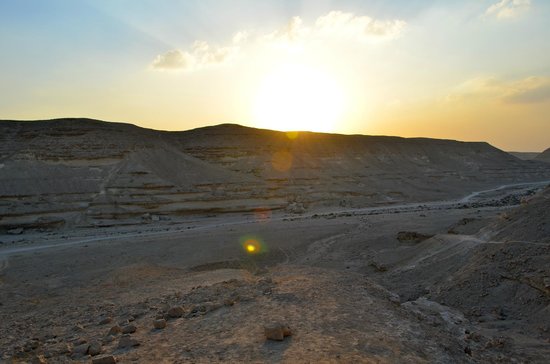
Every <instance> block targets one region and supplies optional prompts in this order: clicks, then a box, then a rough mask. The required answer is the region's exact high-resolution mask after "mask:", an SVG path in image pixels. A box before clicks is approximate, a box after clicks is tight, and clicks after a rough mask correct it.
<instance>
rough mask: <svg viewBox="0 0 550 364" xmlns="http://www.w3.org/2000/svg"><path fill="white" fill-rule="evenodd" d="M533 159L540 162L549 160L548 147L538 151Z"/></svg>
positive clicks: (549, 149) (549, 152)
mask: <svg viewBox="0 0 550 364" xmlns="http://www.w3.org/2000/svg"><path fill="white" fill-rule="evenodd" d="M535 160H537V161H542V162H550V148H548V149H546V150H545V151H544V152H542V153H540V154H539V155H538V156H537V157H536V158H535Z"/></svg>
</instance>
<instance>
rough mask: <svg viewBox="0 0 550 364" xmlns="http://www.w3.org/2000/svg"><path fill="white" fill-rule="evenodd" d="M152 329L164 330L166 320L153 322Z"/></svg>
mask: <svg viewBox="0 0 550 364" xmlns="http://www.w3.org/2000/svg"><path fill="white" fill-rule="evenodd" d="M153 327H154V328H155V329H157V330H160V329H164V328H165V327H166V320H165V319H159V320H155V321H153Z"/></svg>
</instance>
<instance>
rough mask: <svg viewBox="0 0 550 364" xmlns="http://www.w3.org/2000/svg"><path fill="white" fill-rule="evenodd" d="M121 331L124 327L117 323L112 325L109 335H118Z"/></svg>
mask: <svg viewBox="0 0 550 364" xmlns="http://www.w3.org/2000/svg"><path fill="white" fill-rule="evenodd" d="M121 332H122V329H121V328H120V326H118V325H115V326H113V327H111V329H110V330H109V333H108V334H107V335H117V334H120V333H121Z"/></svg>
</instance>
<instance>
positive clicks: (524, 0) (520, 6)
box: [485, 0, 531, 19]
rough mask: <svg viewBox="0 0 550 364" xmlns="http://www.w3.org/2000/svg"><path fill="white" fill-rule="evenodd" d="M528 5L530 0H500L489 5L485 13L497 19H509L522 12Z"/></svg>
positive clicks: (529, 5) (527, 8)
mask: <svg viewBox="0 0 550 364" xmlns="http://www.w3.org/2000/svg"><path fill="white" fill-rule="evenodd" d="M530 7H531V0H501V1H499V2H497V3H494V4H492V5H491V6H489V7H488V8H487V10H486V11H485V15H486V16H488V17H496V18H497V19H510V18H515V17H517V16H518V15H520V14H522V13H524V12H525V11H527V10H529V8H530Z"/></svg>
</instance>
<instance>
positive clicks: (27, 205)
mask: <svg viewBox="0 0 550 364" xmlns="http://www.w3.org/2000/svg"><path fill="white" fill-rule="evenodd" d="M548 178H550V168H549V167H548V166H547V165H546V164H544V163H541V162H534V161H521V160H518V159H517V158H514V157H512V156H511V155H509V154H508V153H505V152H503V151H500V150H498V149H496V148H494V147H492V146H490V145H488V144H486V143H463V142H457V141H451V140H436V139H425V138H413V139H405V138H397V137H374V136H363V135H336V134H319V133H309V132H304V133H298V134H297V135H290V136H289V135H287V134H286V133H281V132H275V131H269V130H260V129H253V128H246V127H242V126H238V125H231V124H224V125H218V126H213V127H207V128H200V129H195V130H190V131H184V132H162V131H154V130H149V129H142V128H139V127H136V126H133V125H129V124H120V123H108V122H102V121H97V120H89V119H59V120H51V121H37V122H16V121H2V122H0V196H1V197H0V212H1V213H0V216H1V219H0V226H2V227H3V228H4V229H5V228H13V227H16V226H26V225H30V226H34V227H41V226H43V227H47V226H61V225H63V224H75V223H76V224H81V225H90V224H92V225H93V224H96V225H97V224H112V223H120V222H122V221H124V223H135V222H136V221H142V220H143V219H150V218H151V217H152V216H153V218H156V217H155V215H158V216H162V215H181V214H194V213H201V214H203V213H206V214H208V213H221V212H243V211H254V210H255V209H258V208H263V209H272V210H276V209H285V208H288V207H289V206H291V207H296V206H298V207H299V209H302V207H303V208H305V209H315V208H318V207H324V206H346V207H360V206H368V205H375V204H380V203H398V202H409V201H427V200H437V199H443V198H450V197H459V196H461V195H463V194H466V193H468V192H469V191H473V190H475V189H477V188H480V187H487V186H493V185H500V184H504V183H513V182H516V181H518V182H519V181H534V180H544V179H548Z"/></svg>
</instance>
